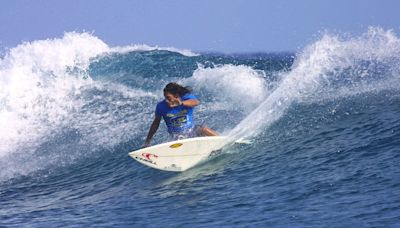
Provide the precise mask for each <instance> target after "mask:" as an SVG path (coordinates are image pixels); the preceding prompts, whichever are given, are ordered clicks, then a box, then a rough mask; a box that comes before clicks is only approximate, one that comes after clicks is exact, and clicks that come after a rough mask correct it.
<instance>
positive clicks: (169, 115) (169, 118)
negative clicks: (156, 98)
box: [156, 93, 197, 134]
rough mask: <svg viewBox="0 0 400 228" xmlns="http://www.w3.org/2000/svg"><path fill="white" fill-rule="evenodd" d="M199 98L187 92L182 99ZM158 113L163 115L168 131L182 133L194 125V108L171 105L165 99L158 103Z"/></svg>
mask: <svg viewBox="0 0 400 228" xmlns="http://www.w3.org/2000/svg"><path fill="white" fill-rule="evenodd" d="M191 99H197V98H196V97H195V96H194V95H192V94H190V93H187V94H185V95H183V96H182V97H181V101H186V100H191ZM156 115H157V116H162V117H163V118H164V121H165V123H166V124H167V128H168V132H169V133H171V134H173V133H182V132H185V131H187V130H190V129H191V128H193V126H194V121H193V108H191V107H187V106H183V105H179V106H176V107H172V108H171V107H169V106H168V104H167V101H165V100H163V101H161V102H159V103H158V104H157V107H156Z"/></svg>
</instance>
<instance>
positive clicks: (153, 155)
mask: <svg viewBox="0 0 400 228" xmlns="http://www.w3.org/2000/svg"><path fill="white" fill-rule="evenodd" d="M142 156H143V157H145V158H146V159H147V160H149V161H151V158H150V157H153V158H158V156H157V155H155V154H150V153H142Z"/></svg>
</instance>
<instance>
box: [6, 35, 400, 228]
mask: <svg viewBox="0 0 400 228" xmlns="http://www.w3.org/2000/svg"><path fill="white" fill-rule="evenodd" d="M172 81H174V82H178V83H181V84H183V85H187V86H190V87H192V88H193V91H194V92H193V93H194V94H195V95H196V96H198V98H199V99H200V101H201V104H200V105H199V106H198V107H197V108H196V109H195V119H196V121H197V123H205V124H206V125H208V126H209V127H211V128H213V129H215V130H217V131H218V132H220V133H221V134H223V135H228V136H230V137H234V138H236V139H248V140H250V141H251V144H240V145H232V146H229V147H227V148H225V149H224V150H223V153H222V154H220V155H219V156H217V157H215V158H213V159H210V160H208V161H207V162H205V163H203V164H201V165H199V166H197V167H194V168H192V169H190V170H188V171H185V172H182V173H174V172H163V171H158V170H155V169H151V168H148V167H145V166H143V165H141V164H139V163H138V162H136V161H134V160H133V159H132V158H130V157H129V156H128V152H130V151H132V150H135V149H138V148H140V147H141V146H142V145H143V143H144V139H145V137H146V135H147V131H148V129H149V126H150V124H151V121H152V119H153V115H154V110H155V106H156V104H157V102H159V101H160V100H162V99H163V94H162V89H163V87H164V86H165V85H166V84H167V83H168V82H172ZM399 91H400V37H399V36H398V35H397V34H395V33H394V32H393V31H390V30H384V29H381V28H377V27H375V28H374V27H371V28H369V29H368V30H367V31H365V33H363V34H360V35H348V34H347V35H345V34H329V33H326V34H322V35H321V36H320V37H319V38H316V39H315V40H314V41H313V42H310V43H309V44H308V45H307V46H306V47H304V48H303V49H301V50H297V51H296V52H293V53H249V54H220V53H195V52H193V51H190V50H179V49H177V48H162V47H151V46H147V45H132V46H121V47H114V46H110V45H108V44H106V43H105V42H104V41H102V40H101V39H100V38H98V37H96V36H94V35H93V34H89V33H76V32H70V33H66V34H65V35H64V36H63V37H58V38H49V39H46V40H36V41H32V42H28V43H22V44H20V45H19V46H16V47H12V48H8V49H5V50H4V51H3V52H2V53H1V54H0V129H1V130H0V226H1V227H3V226H5V227H64V226H67V227H84V226H86V227H87V226H89V227H98V226H106V227H400V165H399V164H400V94H399ZM166 140H168V136H167V132H166V127H165V124H164V123H163V122H162V123H161V125H160V129H159V131H158V132H157V134H156V135H155V137H154V141H153V144H157V143H161V142H164V141H166Z"/></svg>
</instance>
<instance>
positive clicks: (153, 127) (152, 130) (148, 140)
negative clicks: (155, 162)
mask: <svg viewBox="0 0 400 228" xmlns="http://www.w3.org/2000/svg"><path fill="white" fill-rule="evenodd" d="M160 122H161V116H157V115H156V116H155V118H154V120H153V123H152V124H151V126H150V130H149V133H148V134H147V138H146V142H145V144H144V146H149V145H150V143H151V139H152V138H153V135H154V134H155V133H156V132H157V130H158V127H159V126H160Z"/></svg>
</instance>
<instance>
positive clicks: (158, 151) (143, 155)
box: [129, 136, 231, 172]
mask: <svg viewBox="0 0 400 228" xmlns="http://www.w3.org/2000/svg"><path fill="white" fill-rule="evenodd" d="M230 142H231V141H230V140H229V138H228V137H225V136H209V137H196V138H188V139H182V140H177V141H173V142H167V143H163V144H159V145H155V146H151V147H146V148H143V149H140V150H136V151H133V152H130V153H129V156H131V157H132V158H133V159H135V160H136V161H138V162H140V163H142V164H144V165H147V166H150V167H152V168H155V169H160V170H165V171H175V172H181V171H185V170H187V169H189V168H192V167H193V166H195V165H197V164H199V163H200V162H202V161H204V160H206V159H207V158H208V157H210V156H212V155H213V154H214V153H216V152H217V151H218V150H220V149H221V148H222V147H223V146H225V145H227V144H228V143H230Z"/></svg>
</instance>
